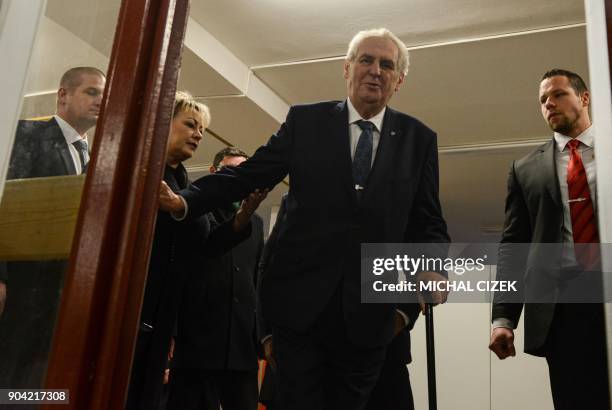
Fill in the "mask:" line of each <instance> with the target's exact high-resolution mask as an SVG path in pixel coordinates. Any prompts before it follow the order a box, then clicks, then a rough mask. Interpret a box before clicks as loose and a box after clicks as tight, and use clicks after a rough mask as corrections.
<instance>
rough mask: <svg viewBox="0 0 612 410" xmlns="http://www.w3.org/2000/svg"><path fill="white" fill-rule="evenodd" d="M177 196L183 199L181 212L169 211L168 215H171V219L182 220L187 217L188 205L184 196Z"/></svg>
mask: <svg viewBox="0 0 612 410" xmlns="http://www.w3.org/2000/svg"><path fill="white" fill-rule="evenodd" d="M179 198H180V199H181V201H183V206H184V209H183V211H182V212H171V213H170V216H172V219H174V220H175V221H179V222H180V221H182V220H184V219H185V218H187V214H188V213H189V207H188V206H187V201H185V198H183V197H182V196H180V195H179Z"/></svg>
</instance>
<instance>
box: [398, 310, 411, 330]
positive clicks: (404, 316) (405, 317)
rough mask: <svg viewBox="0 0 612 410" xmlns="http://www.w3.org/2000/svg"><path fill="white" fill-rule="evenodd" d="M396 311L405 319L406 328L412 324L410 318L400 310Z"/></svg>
mask: <svg viewBox="0 0 612 410" xmlns="http://www.w3.org/2000/svg"><path fill="white" fill-rule="evenodd" d="M395 311H396V312H397V313H399V314H400V316H401V317H402V318H404V327H406V326H408V325H409V324H410V319H408V316H407V315H406V314H405V313H404V312H402V311H401V310H399V309H395Z"/></svg>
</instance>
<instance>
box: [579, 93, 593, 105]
mask: <svg viewBox="0 0 612 410" xmlns="http://www.w3.org/2000/svg"><path fill="white" fill-rule="evenodd" d="M580 101H582V105H583V106H584V107H588V106H589V105H590V104H591V93H590V92H588V91H584V92H583V93H582V94H580Z"/></svg>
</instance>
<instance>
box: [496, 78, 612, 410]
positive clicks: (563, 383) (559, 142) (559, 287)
mask: <svg viewBox="0 0 612 410" xmlns="http://www.w3.org/2000/svg"><path fill="white" fill-rule="evenodd" d="M539 99H540V106H541V110H542V116H543V117H544V120H545V121H546V122H547V123H548V125H549V126H550V128H551V129H552V130H553V131H554V137H553V138H552V139H551V140H550V141H549V142H547V143H546V144H544V145H542V146H541V147H539V148H538V149H536V150H535V151H534V152H532V153H530V154H528V155H527V156H525V157H524V158H521V159H520V160H517V161H515V162H514V163H513V164H512V167H511V168H510V175H509V177H508V195H507V198H506V220H505V224H504V231H503V237H502V243H501V245H500V251H499V261H498V279H501V280H505V279H517V278H518V279H519V280H521V279H522V278H521V277H522V276H524V277H525V281H524V283H525V296H526V297H529V294H530V293H532V292H531V291H530V290H529V289H530V285H529V284H531V283H534V282H535V281H536V280H537V281H541V280H544V279H545V277H555V280H554V281H552V282H551V286H550V289H549V290H551V291H552V292H553V294H555V295H557V300H559V301H560V302H564V301H568V300H569V299H567V300H566V299H565V297H566V296H565V295H566V294H567V292H568V291H572V290H574V289H575V288H576V285H579V284H580V282H584V281H589V282H590V281H591V280H590V279H592V278H594V277H597V276H596V275H597V274H594V273H593V272H589V271H590V270H592V269H593V267H594V266H593V263H592V262H593V259H591V260H590V261H589V258H586V259H585V258H584V257H583V256H584V255H585V253H583V251H585V250H586V249H588V245H586V244H589V243H591V244H593V243H597V242H599V239H598V234H597V224H596V220H597V218H596V215H597V213H596V206H597V201H596V197H595V195H596V192H597V190H596V175H595V158H594V155H593V147H594V143H595V140H596V138H595V131H594V129H593V127H592V125H591V120H590V117H589V103H590V94H589V91H588V89H587V87H586V84H585V83H584V81H583V80H582V78H580V76H578V75H577V74H576V73H573V72H571V71H567V70H562V69H554V70H550V71H548V72H547V73H545V74H544V76H543V77H542V81H541V83H540V92H539ZM529 243H530V244H531V245H530V246H529V249H528V250H527V251H524V250H523V247H521V246H520V245H516V244H529ZM552 243H557V244H559V246H558V247H556V248H553V247H550V246H547V245H546V244H552ZM543 244H544V245H543ZM576 245H578V246H576ZM551 253H552V254H554V255H557V256H558V257H551ZM551 260H553V261H554V264H551V262H550V261H551ZM595 264H596V263H595ZM527 279H529V280H527ZM547 287H548V286H547ZM541 290H542V289H538V292H539V293H540V294H545V292H541ZM593 290H594V291H599V292H601V283H599V288H595V289H593ZM588 298H592V300H590V301H591V302H597V301H601V299H599V300H597V298H596V297H595V294H591V295H586V294H585V295H582V299H583V301H585V300H586V299H588ZM586 301H588V300H586ZM510 302H514V303H510ZM516 302H517V301H516V300H512V301H510V300H509V299H508V295H504V294H499V293H498V294H496V295H495V299H494V304H493V315H492V317H493V330H492V333H491V342H490V345H489V348H490V349H491V350H492V351H493V352H495V353H496V354H497V356H498V357H499V358H500V359H505V358H506V357H509V356H514V355H515V354H516V352H515V348H514V329H516V327H517V325H518V321H519V318H520V315H521V311H522V309H523V304H522V303H516ZM528 302H531V303H527V304H525V352H526V353H529V354H532V355H536V356H543V357H545V358H546V361H547V363H548V367H549V374H550V383H551V389H552V395H553V402H554V405H555V409H557V410H559V409H568V410H569V409H571V410H578V409H609V408H610V402H609V392H608V367H607V359H606V337H605V325H604V313H603V306H602V304H601V303H533V302H537V300H528ZM543 302H551V301H549V300H544V301H543Z"/></svg>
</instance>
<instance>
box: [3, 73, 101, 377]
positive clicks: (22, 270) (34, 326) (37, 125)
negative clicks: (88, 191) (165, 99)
mask: <svg viewBox="0 0 612 410" xmlns="http://www.w3.org/2000/svg"><path fill="white" fill-rule="evenodd" d="M105 82H106V77H105V75H104V73H102V72H101V71H100V70H98V69H96V68H93V67H75V68H72V69H70V70H68V71H67V72H66V73H64V75H63V76H62V79H61V80H60V85H59V89H58V92H57V115H55V116H54V117H53V118H51V119H50V120H48V121H24V120H22V121H19V124H18V126H17V131H16V134H15V143H14V145H13V152H12V155H11V159H10V165H9V169H8V175H7V179H22V178H40V177H51V176H62V175H77V174H82V173H84V172H85V170H86V167H87V162H88V161H89V155H88V153H87V131H88V130H89V129H90V128H91V127H93V126H94V125H95V124H96V121H97V119H98V114H99V111H100V104H101V102H102V93H103V91H104V85H105ZM65 269H66V262H65V261H59V260H58V261H44V262H10V263H7V264H6V270H7V279H6V282H7V285H6V288H7V289H6V290H7V304H6V315H5V317H4V318H2V320H0V363H2V366H0V387H5V388H6V387H12V388H40V387H41V386H42V382H43V378H44V374H45V369H46V365H47V356H48V353H49V348H50V344H51V338H52V336H53V329H54V325H55V318H56V314H57V308H58V306H59V299H60V294H61V284H62V278H63V273H64V270H65Z"/></svg>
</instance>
